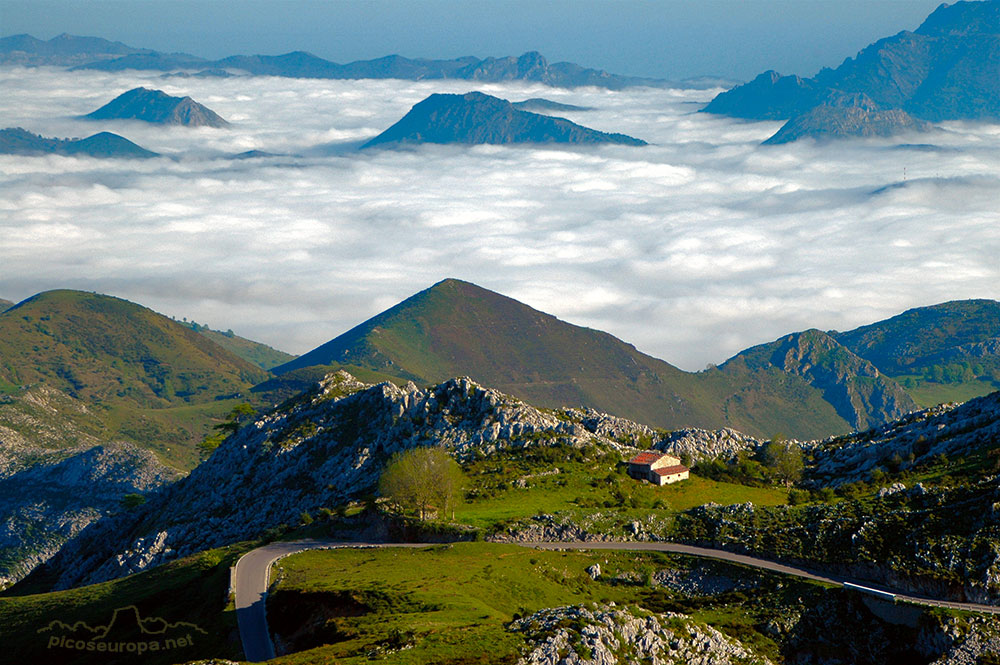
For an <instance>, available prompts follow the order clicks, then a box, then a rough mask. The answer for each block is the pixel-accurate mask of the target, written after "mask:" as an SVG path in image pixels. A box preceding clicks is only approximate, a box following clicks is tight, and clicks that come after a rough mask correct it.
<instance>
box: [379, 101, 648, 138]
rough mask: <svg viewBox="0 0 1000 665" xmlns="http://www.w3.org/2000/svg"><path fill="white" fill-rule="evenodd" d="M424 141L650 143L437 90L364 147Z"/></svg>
mask: <svg viewBox="0 0 1000 665" xmlns="http://www.w3.org/2000/svg"><path fill="white" fill-rule="evenodd" d="M419 143H466V144H480V143H491V144H508V143H585V144H598V143H616V144H622V145H632V146H640V145H646V142H645V141H641V140H639V139H635V138H632V137H631V136H626V135H624V134H608V133H606V132H600V131H597V130H594V129H588V128H587V127H583V126H581V125H577V124H576V123H573V122H570V121H569V120H566V119H564V118H554V117H550V116H545V115H539V114H537V113H531V112H529V111H521V110H518V109H517V108H515V107H514V105H513V104H511V103H510V102H508V101H507V100H505V99H500V98H498V97H493V96H491V95H486V94H483V93H481V92H469V93H466V94H464V95H450V94H434V95H431V96H430V97H428V98H427V99H425V100H423V101H422V102H419V103H418V104H416V105H414V107H413V108H412V109H410V111H409V113H407V114H406V115H405V116H403V118H402V119H401V120H399V121H398V122H397V123H396V124H394V125H393V126H392V127H389V129H387V130H385V131H384V132H382V133H381V134H379V135H378V136H376V137H375V138H373V139H371V140H370V141H368V142H367V143H365V144H364V145H363V146H362V148H372V147H375V146H383V147H387V146H401V145H412V144H419Z"/></svg>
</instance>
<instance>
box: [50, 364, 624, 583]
mask: <svg viewBox="0 0 1000 665" xmlns="http://www.w3.org/2000/svg"><path fill="white" fill-rule="evenodd" d="M635 428H636V426H635V425H634V424H632V425H631V428H626V427H625V426H624V425H623V423H622V422H620V421H619V420H617V419H614V418H608V419H607V422H604V421H603V420H602V419H601V418H600V417H599V416H597V415H596V414H593V413H590V414H588V417H587V423H586V424H585V423H584V422H583V421H582V419H575V418H574V416H573V413H572V411H564V412H545V411H539V410H537V409H535V408H533V407H531V406H529V405H527V404H525V403H524V402H521V401H520V400H517V399H515V398H512V397H509V396H506V395H503V394H502V393H499V392H497V391H495V390H490V389H486V388H483V387H481V386H479V385H478V384H476V383H475V382H473V381H471V380H469V379H453V380H451V381H447V382H445V383H442V384H439V385H437V386H434V387H431V388H428V389H426V390H422V389H419V388H417V387H416V386H415V385H414V384H412V383H410V384H408V385H407V386H404V387H398V386H395V385H393V384H390V383H382V384H379V385H376V386H366V385H365V384H363V383H360V382H359V381H357V380H356V379H354V377H352V376H351V375H349V374H347V373H346V372H338V373H336V374H332V375H329V376H328V377H327V378H326V379H324V380H323V381H321V382H320V383H319V384H318V385H317V386H316V388H315V389H314V390H313V391H311V392H308V393H306V394H304V395H302V396H301V397H299V398H298V399H296V400H293V402H292V403H291V404H289V405H286V406H285V407H284V408H281V409H278V410H276V411H275V412H273V413H271V414H268V415H265V416H263V417H261V418H259V419H258V420H256V421H255V422H253V423H250V424H248V425H245V426H244V427H242V428H241V429H240V430H239V431H238V432H237V433H235V434H234V435H232V436H230V437H229V438H228V439H227V440H226V441H225V442H224V443H223V444H222V445H221V446H220V447H219V448H218V449H217V450H216V451H215V452H214V453H213V454H212V456H211V457H210V458H209V459H208V460H206V461H205V462H203V463H202V464H201V465H200V466H199V467H197V468H196V469H195V470H194V471H193V472H192V473H191V474H190V475H189V476H188V477H187V478H185V479H183V480H181V481H179V482H177V483H175V484H174V485H172V486H170V487H167V488H165V489H164V490H162V491H161V492H158V493H156V494H154V495H153V496H151V497H150V500H149V501H148V502H147V503H146V504H145V505H144V506H142V507H141V508H139V509H137V510H135V511H133V512H130V513H128V514H125V515H119V516H115V517H113V518H111V519H108V520H103V521H102V522H101V523H99V524H96V525H94V526H93V527H92V528H91V529H88V530H87V531H85V532H84V533H82V534H81V535H80V537H79V538H78V539H76V540H75V541H73V542H71V543H69V544H68V545H67V547H66V548H65V549H64V550H63V551H62V552H60V554H59V555H58V556H57V557H56V558H55V559H53V561H52V562H51V567H52V568H53V569H55V570H56V571H57V574H58V577H59V582H58V585H59V587H60V588H67V587H70V586H75V585H78V584H82V583H92V582H97V581H102V580H106V579H111V578H114V577H119V576H121V575H126V574H129V573H132V572H137V571H139V570H144V569H146V568H149V567H151V566H154V565H157V564H159V563H162V562H164V561H168V560H171V559H173V558H175V557H178V556H184V555H186V554H190V553H192V552H196V551H200V550H203V549H208V548H211V547H217V546H220V545H223V544H226V543H230V542H235V541H238V540H245V539H247V538H248V537H252V536H254V535H257V534H261V533H263V532H264V531H265V530H266V529H268V528H271V527H274V526H277V525H280V524H288V523H295V522H296V521H297V520H298V518H299V516H300V515H301V514H302V513H303V512H315V511H317V510H318V509H319V508H321V507H327V506H332V505H337V504H339V503H343V502H345V501H347V500H350V499H356V498H358V497H360V496H362V495H363V494H364V493H366V492H369V491H371V490H372V489H373V488H374V487H375V485H376V482H377V480H378V475H379V473H380V472H381V470H382V467H383V465H384V463H385V460H386V459H388V457H389V456H391V455H392V454H393V453H395V452H397V451H400V450H405V449H408V448H412V447H415V446H426V445H439V446H443V447H446V448H448V449H449V450H450V451H452V453H453V454H454V455H455V456H456V457H458V458H459V459H462V458H463V457H465V456H470V455H482V454H487V455H488V454H490V453H492V452H494V451H497V450H501V449H507V448H520V447H525V446H541V445H570V446H575V447H582V446H587V445H592V444H597V445H602V446H610V447H612V448H617V449H622V450H630V449H631V448H629V447H628V446H626V445H624V444H622V443H621V442H620V441H619V439H627V437H628V436H629V433H630V432H631V431H634V430H635ZM598 430H600V431H602V432H604V434H603V435H598V434H595V432H596V431H598Z"/></svg>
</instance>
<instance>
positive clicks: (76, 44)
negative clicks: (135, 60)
mask: <svg viewBox="0 0 1000 665" xmlns="http://www.w3.org/2000/svg"><path fill="white" fill-rule="evenodd" d="M139 53H153V51H151V50H149V49H139V48H133V47H131V46H127V45H125V44H122V43H121V42H112V41H108V40H107V39H101V38H100V37H77V36H75V35H70V34H68V33H65V32H64V33H63V34H61V35H58V36H56V37H53V38H52V39H50V40H48V41H43V40H41V39H36V38H34V37H32V36H31V35H28V34H21V35H11V36H9V37H3V38H0V63H2V64H10V65H29V66H37V65H63V66H67V65H77V64H85V63H87V62H93V61H95V60H99V59H108V58H118V57H122V56H125V55H131V54H139Z"/></svg>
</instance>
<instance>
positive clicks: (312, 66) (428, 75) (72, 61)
mask: <svg viewBox="0 0 1000 665" xmlns="http://www.w3.org/2000/svg"><path fill="white" fill-rule="evenodd" d="M0 64H20V65H29V66H32V65H65V66H70V67H74V68H76V69H96V70H100V71H124V70H127V69H135V70H147V71H148V70H152V71H162V72H171V71H178V70H184V71H195V72H212V71H216V72H218V71H222V70H239V71H243V72H246V73H248V74H252V75H257V76H282V77H293V78H320V79H368V78H371V79H387V78H396V79H404V80H411V81H419V80H428V79H462V80H467V81H483V82H491V83H495V82H499V81H514V80H518V81H536V82H538V83H544V84H546V85H551V86H554V87H560V88H575V87H581V86H594V87H598V88H607V89H610V90H620V89H622V88H627V87H635V86H651V87H688V88H712V87H718V86H719V85H720V83H724V82H723V81H720V80H719V79H713V78H704V77H699V78H696V79H690V80H686V81H680V82H675V81H667V80H663V79H655V78H644V77H638V76H621V75H617V74H610V73H608V72H606V71H603V70H600V69H590V68H587V67H582V66H580V65H577V64H574V63H572V62H554V63H550V62H549V61H548V60H547V59H546V58H545V57H544V56H543V55H542V54H540V53H538V52H537V51H528V52H527V53H523V54H522V55H520V56H507V57H500V58H494V57H488V58H478V57H475V56H464V57H461V58H455V59H452V60H434V59H428V58H406V57H403V56H401V55H387V56H384V57H381V58H375V59H373V60H357V61H354V62H349V63H346V64H338V63H336V62H332V61H330V60H326V59H324V58H321V57H319V56H317V55H313V54H312V53H308V52H306V51H292V52H290V53H284V54H281V55H231V56H228V57H225V58H220V59H218V60H209V59H206V58H201V57H198V56H195V55H191V54H189V53H161V52H158V51H154V50H151V49H139V48H133V47H131V46H126V45H125V44H121V43H120V42H110V41H108V40H105V39H100V38H98V37H74V36H72V35H66V34H64V35H60V36H59V37H55V38H53V39H51V40H49V41H42V40H40V39H36V38H34V37H32V36H31V35H11V36H8V37H3V38H0Z"/></svg>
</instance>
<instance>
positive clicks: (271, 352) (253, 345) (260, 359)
mask: <svg viewBox="0 0 1000 665" xmlns="http://www.w3.org/2000/svg"><path fill="white" fill-rule="evenodd" d="M184 325H185V326H186V327H188V328H191V330H194V331H195V332H197V333H200V334H202V335H204V336H205V337H207V338H208V339H210V340H212V341H213V342H215V343H216V344H218V345H219V346H221V347H222V348H224V349H226V350H227V351H230V352H231V353H233V354H235V355H237V356H239V357H240V358H243V360H246V361H247V362H250V363H253V364H254V365H256V366H257V367H260V368H261V369H267V370H269V369H271V368H272V367H276V366H278V365H281V364H282V363H287V362H289V361H291V360H294V359H295V358H296V356H294V355H292V354H291V353H285V352H284V351H279V350H278V349H275V348H272V347H270V346H268V345H267V344H261V343H260V342H255V341H253V340H252V339H247V338H245V337H240V336H239V335H237V334H236V333H234V332H233V331H232V330H226V331H222V330H212V329H211V328H209V327H208V326H203V325H201V324H198V323H195V322H194V321H189V322H185V323H184Z"/></svg>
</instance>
